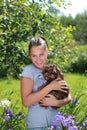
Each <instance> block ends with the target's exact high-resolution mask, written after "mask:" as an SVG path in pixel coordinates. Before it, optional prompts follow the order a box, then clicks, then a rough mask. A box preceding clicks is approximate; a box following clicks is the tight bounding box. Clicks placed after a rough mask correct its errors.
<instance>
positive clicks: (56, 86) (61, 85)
mask: <svg viewBox="0 0 87 130" xmlns="http://www.w3.org/2000/svg"><path fill="white" fill-rule="evenodd" d="M49 85H50V87H51V89H52V90H59V91H61V92H65V93H67V90H68V89H69V88H68V87H67V86H68V85H67V83H66V82H65V81H64V80H59V79H56V80H53V81H52V82H51V83H50V84H49Z"/></svg>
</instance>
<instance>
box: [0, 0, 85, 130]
mask: <svg viewBox="0 0 87 130" xmlns="http://www.w3.org/2000/svg"><path fill="white" fill-rule="evenodd" d="M54 4H56V7H55V6H53V5H54ZM67 5H70V2H67V1H66V0H60V1H59V2H58V0H55V1H54V0H48V1H45V2H44V0H38V1H36V0H28V1H27V0H15V1H14V0H1V1H0V130H19V129H21V130H26V126H25V116H26V113H27V108H25V107H24V106H23V105H22V101H21V94H20V74H21V72H22V70H23V67H24V66H25V65H28V64H30V63H31V60H30V58H29V54H28V43H29V41H30V39H31V38H32V37H33V36H38V35H41V36H44V37H45V38H46V39H47V42H48V47H49V55H48V63H54V64H56V65H58V66H59V68H60V69H61V70H62V72H63V73H64V77H65V80H66V82H67V83H68V85H69V88H70V94H71V96H72V101H71V102H70V103H69V104H67V105H65V106H63V107H61V108H58V114H57V115H56V120H54V121H53V123H52V124H51V127H50V128H48V130H87V11H85V12H84V13H82V14H77V15H76V17H75V18H73V17H71V16H68V17H66V16H64V15H63V14H61V12H60V11H59V7H60V6H62V7H64V8H65V7H66V8H67Z"/></svg>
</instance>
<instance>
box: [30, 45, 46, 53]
mask: <svg viewBox="0 0 87 130" xmlns="http://www.w3.org/2000/svg"><path fill="white" fill-rule="evenodd" d="M45 50H46V49H45V48H44V47H43V46H34V47H32V48H31V50H30V53H34V52H43V51H45Z"/></svg>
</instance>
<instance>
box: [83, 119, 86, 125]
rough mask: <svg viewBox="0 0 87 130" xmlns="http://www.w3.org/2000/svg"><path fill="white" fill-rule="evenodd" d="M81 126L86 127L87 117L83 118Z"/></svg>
mask: <svg viewBox="0 0 87 130" xmlns="http://www.w3.org/2000/svg"><path fill="white" fill-rule="evenodd" d="M83 126H84V127H87V118H86V119H85V120H84V122H83Z"/></svg>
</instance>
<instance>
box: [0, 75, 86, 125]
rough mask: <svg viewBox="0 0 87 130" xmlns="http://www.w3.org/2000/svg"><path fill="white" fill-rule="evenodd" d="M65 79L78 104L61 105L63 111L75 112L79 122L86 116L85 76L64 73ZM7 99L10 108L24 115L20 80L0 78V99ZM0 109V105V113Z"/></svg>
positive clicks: (25, 110) (0, 111)
mask: <svg viewBox="0 0 87 130" xmlns="http://www.w3.org/2000/svg"><path fill="white" fill-rule="evenodd" d="M65 80H66V81H67V83H68V85H69V87H70V93H71V96H72V98H73V99H74V98H76V97H80V98H79V103H78V104H79V105H77V106H74V107H70V106H68V105H66V106H64V107H62V108H61V109H60V110H62V111H63V112H64V113H70V114H76V116H77V121H78V122H81V121H82V119H83V118H84V117H85V116H87V114H86V113H87V76H84V75H82V74H70V73H69V74H65ZM3 99H8V100H9V101H11V108H12V109H14V111H18V112H20V111H21V112H23V114H24V115H26V112H27V108H25V107H24V106H23V105H22V102H21V95H20V80H17V79H12V78H9V79H0V101H1V100H3ZM1 113H2V109H1V107H0V114H1ZM22 125H24V124H22Z"/></svg>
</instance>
